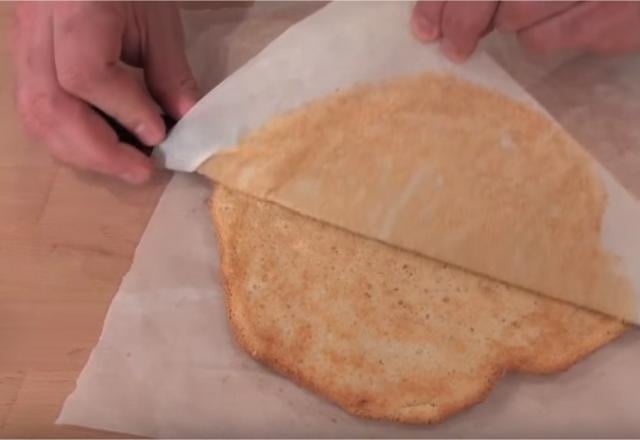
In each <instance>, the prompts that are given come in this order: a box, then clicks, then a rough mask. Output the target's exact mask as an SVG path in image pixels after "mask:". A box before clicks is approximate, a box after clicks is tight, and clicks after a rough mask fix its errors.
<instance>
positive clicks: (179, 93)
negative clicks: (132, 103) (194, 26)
mask: <svg viewBox="0 0 640 440" xmlns="http://www.w3.org/2000/svg"><path fill="white" fill-rule="evenodd" d="M140 6H145V5H144V3H143V4H136V6H134V8H136V7H140ZM152 19H153V20H152V22H148V23H147V26H148V28H147V29H148V38H147V40H146V42H147V46H146V47H144V48H143V54H142V58H143V64H144V69H145V76H146V79H147V84H148V86H149V89H150V90H151V93H152V94H153V96H155V97H156V99H157V100H158V102H160V104H161V105H162V107H163V108H164V109H165V110H167V111H168V112H169V114H171V116H173V117H174V118H176V119H180V118H181V117H182V116H184V114H185V113H187V112H188V111H189V110H190V109H191V107H193V105H195V103H196V101H197V99H198V89H197V85H196V81H195V79H194V78H193V74H192V73H191V68H190V67H189V63H188V61H187V57H186V54H185V48H184V34H183V32H182V23H181V21H180V15H179V13H178V10H177V8H176V7H175V5H173V4H171V3H159V4H157V5H156V8H155V9H154V15H153V17H152Z"/></svg>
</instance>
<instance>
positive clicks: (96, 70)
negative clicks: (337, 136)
mask: <svg viewBox="0 0 640 440" xmlns="http://www.w3.org/2000/svg"><path fill="white" fill-rule="evenodd" d="M108 74H109V68H108V66H107V65H106V64H102V65H100V64H98V63H90V62H89V63H82V62H78V60H72V61H70V62H69V63H68V64H67V65H65V66H62V67H60V68H59V69H58V82H59V83H60V86H61V87H62V88H63V89H65V90H67V91H68V92H72V93H84V92H87V91H88V90H90V89H91V88H92V87H94V86H95V84H96V83H98V82H100V81H104V80H105V79H106V77H107V76H108Z"/></svg>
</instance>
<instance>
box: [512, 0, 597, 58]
mask: <svg viewBox="0 0 640 440" xmlns="http://www.w3.org/2000/svg"><path fill="white" fill-rule="evenodd" d="M600 6H601V4H600V3H599V2H585V3H580V4H578V5H576V6H574V7H572V8H569V9H567V10H566V11H565V12H562V13H560V14H558V15H556V16H555V17H552V18H550V19H548V20H544V21H542V22H540V23H539V24H537V25H534V26H531V27H528V28H526V29H524V30H523V31H521V32H519V33H518V39H519V40H520V42H521V43H522V45H524V46H525V47H526V48H527V49H529V50H531V51H534V52H540V53H551V52H558V51H565V50H574V49H585V48H586V47H587V46H588V45H589V43H590V41H591V40H592V38H593V37H594V36H595V35H599V34H601V33H602V31H603V30H604V26H603V25H604V23H605V22H606V20H604V21H603V20H602V17H601V15H602V14H601V12H600V11H599V9H600Z"/></svg>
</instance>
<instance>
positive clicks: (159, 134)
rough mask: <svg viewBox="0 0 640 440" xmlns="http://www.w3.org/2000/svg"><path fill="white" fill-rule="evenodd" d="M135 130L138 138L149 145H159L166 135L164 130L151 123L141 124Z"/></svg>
mask: <svg viewBox="0 0 640 440" xmlns="http://www.w3.org/2000/svg"><path fill="white" fill-rule="evenodd" d="M135 131H136V135H137V136H138V138H139V139H140V140H141V141H142V142H143V143H144V144H145V145H148V146H154V145H158V144H159V143H160V142H162V140H163V139H164V135H165V133H164V130H161V129H158V128H157V127H154V126H153V125H149V124H140V125H139V126H138V127H137V128H136V130H135Z"/></svg>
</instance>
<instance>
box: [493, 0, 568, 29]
mask: <svg viewBox="0 0 640 440" xmlns="http://www.w3.org/2000/svg"><path fill="white" fill-rule="evenodd" d="M577 4H578V2H574V1H544V2H541V1H521V2H501V3H500V6H499V7H498V10H497V12H496V16H495V18H494V25H495V27H496V29H499V30H501V31H505V32H517V31H520V30H523V29H524V28H527V27H529V26H533V25H535V24H538V23H540V22H541V21H543V20H546V19H549V18H551V17H555V16H556V15H558V14H560V13H562V12H564V11H566V10H567V9H569V8H572V7H574V6H576V5H577Z"/></svg>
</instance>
